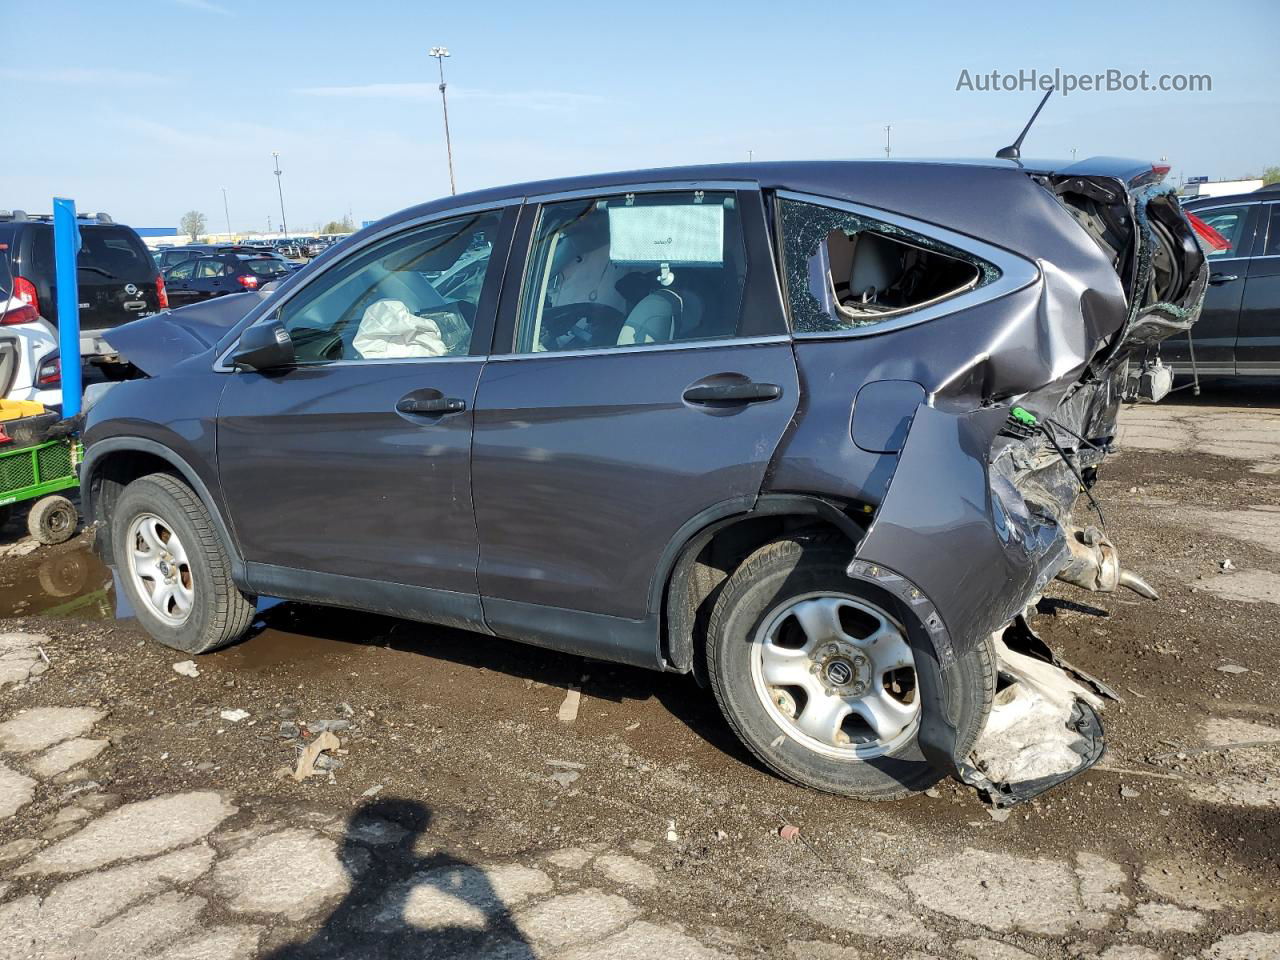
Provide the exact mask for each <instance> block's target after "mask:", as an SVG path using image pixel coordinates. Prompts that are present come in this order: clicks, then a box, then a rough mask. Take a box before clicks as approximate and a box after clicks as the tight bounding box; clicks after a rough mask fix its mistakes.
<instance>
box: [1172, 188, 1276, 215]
mask: <svg viewBox="0 0 1280 960" xmlns="http://www.w3.org/2000/svg"><path fill="white" fill-rule="evenodd" d="M1268 202H1270V203H1280V190H1268V189H1266V188H1265V187H1264V188H1262V189H1261V190H1254V191H1253V192H1252V193H1228V194H1224V195H1222V196H1220V197H1193V198H1192V199H1190V200H1187V201H1186V202H1185V203H1183V204H1182V206H1183V208H1184V209H1187V210H1194V209H1197V208H1200V209H1203V208H1204V207H1226V206H1231V205H1233V204H1237V203H1268Z"/></svg>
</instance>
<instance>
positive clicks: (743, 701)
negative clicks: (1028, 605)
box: [706, 540, 996, 800]
mask: <svg viewBox="0 0 1280 960" xmlns="http://www.w3.org/2000/svg"><path fill="white" fill-rule="evenodd" d="M851 556H852V548H851V547H850V546H847V545H846V546H839V547H837V546H833V545H832V544H830V543H817V542H813V541H805V540H778V541H775V542H773V543H770V544H767V545H766V546H764V547H761V548H760V549H759V550H757V551H756V552H755V553H753V554H751V556H749V557H748V558H747V559H746V560H745V561H744V562H743V563H742V565H741V566H740V567H738V569H737V570H736V571H734V573H733V574H732V575H731V576H730V577H729V579H728V580H726V581H725V584H724V587H723V589H722V590H721V592H720V596H719V598H718V599H717V600H716V604H715V607H714V609H713V611H712V614H711V619H710V623H709V625H708V630H707V644H706V659H707V672H708V674H709V676H710V679H711V687H712V690H713V691H714V693H715V697H716V701H717V702H718V703H719V705H720V709H721V711H722V712H723V713H724V716H725V719H726V720H728V722H729V725H730V726H731V727H732V728H733V730H734V732H735V733H736V734H737V735H738V738H739V739H740V740H741V741H742V742H743V743H744V744H745V745H746V746H747V748H748V749H749V750H750V751H751V752H752V753H753V754H755V756H756V757H758V758H759V759H760V761H761V762H762V763H764V764H765V766H767V767H768V768H769V769H770V770H772V771H774V772H775V773H777V774H778V775H780V776H782V777H784V778H786V779H788V780H791V781H793V782H795V783H798V784H801V785H802V786H806V787H812V788H814V789H817V790H823V791H826V792H828V793H835V794H840V795H842V796H847V797H856V798H858V799H862V800H895V799H898V798H900V797H905V796H909V795H910V794H913V793H917V792H919V791H921V790H924V789H926V788H928V787H929V786H931V785H932V784H934V783H936V782H937V781H938V780H940V779H941V778H942V774H941V773H939V772H938V771H937V770H935V769H934V768H933V767H931V766H930V765H929V763H928V762H927V761H926V760H925V758H924V756H923V754H922V753H921V752H920V749H919V746H918V744H917V743H916V740H915V738H914V736H912V737H911V738H910V739H909V740H908V741H907V742H905V743H904V744H903V745H902V746H899V747H898V748H897V749H896V750H894V751H893V752H892V753H889V754H885V755H883V756H880V757H875V758H868V759H862V758H858V757H852V756H851V757H833V756H829V755H826V754H823V753H820V752H818V751H817V750H815V749H812V748H810V747H808V746H806V745H805V744H804V743H802V742H800V741H799V740H798V739H796V738H794V737H792V736H790V735H787V731H786V730H785V728H784V727H783V723H784V722H785V721H783V720H781V719H777V718H775V717H774V716H773V715H772V714H771V713H770V712H769V711H768V710H767V709H766V708H765V706H764V704H763V703H762V702H761V696H760V694H759V693H758V692H757V690H756V689H755V681H754V680H753V679H752V675H751V658H752V656H753V651H752V646H753V643H754V640H755V637H756V634H757V632H758V631H759V630H760V629H761V626H762V625H763V624H765V623H766V621H767V619H768V618H771V617H772V616H773V615H774V612H775V611H777V610H778V609H779V608H781V607H782V606H783V605H785V604H788V603H789V602H791V601H792V599H793V598H800V597H803V596H804V595H806V594H812V593H822V592H825V591H830V592H833V593H839V594H845V595H849V596H853V597H855V598H857V599H859V600H862V601H864V602H866V603H869V604H872V605H874V606H876V607H878V608H879V609H881V610H883V611H885V612H886V613H887V614H889V615H890V616H892V617H893V618H894V619H896V620H897V621H898V622H899V623H902V622H905V618H907V617H909V616H911V614H910V613H909V611H907V610H906V609H904V606H903V605H902V604H901V603H899V602H898V601H897V600H896V599H895V598H894V597H892V596H891V595H890V594H888V593H886V592H884V591H881V590H879V589H877V588H875V587H873V586H871V585H869V584H864V583H862V582H861V581H857V580H853V579H851V578H850V577H849V576H847V574H846V573H845V569H846V567H847V566H848V563H849V560H850V557H851ZM948 675H949V677H954V678H956V681H955V683H954V684H953V689H951V690H950V691H949V697H950V698H951V699H952V701H953V702H954V703H955V704H956V705H957V707H958V709H959V716H958V724H957V729H958V730H960V731H961V736H960V744H959V746H960V751H961V755H962V756H963V755H965V754H967V753H968V752H969V750H970V749H971V748H972V746H973V743H974V742H975V741H976V740H977V738H978V735H979V733H981V731H982V728H983V725H984V724H985V723H986V720H987V715H988V713H989V712H990V710H991V701H992V699H993V697H994V696H995V681H996V656H995V648H994V646H993V644H992V643H991V640H990V638H986V639H985V640H984V642H983V643H980V644H978V645H977V647H976V649H975V650H973V651H972V652H970V653H969V654H966V655H965V656H963V657H961V658H960V660H959V662H958V663H957V665H956V669H955V670H954V671H949V674H948ZM917 695H918V694H917Z"/></svg>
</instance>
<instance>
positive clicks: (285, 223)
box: [271, 150, 289, 240]
mask: <svg viewBox="0 0 1280 960" xmlns="http://www.w3.org/2000/svg"><path fill="white" fill-rule="evenodd" d="M271 158H272V159H273V160H274V161H275V164H276V193H278V194H280V229H281V230H283V231H284V237H285V239H286V240H288V239H289V221H288V220H286V219H285V216H284V187H282V186H280V154H278V153H276V152H275V151H274V150H272V151H271Z"/></svg>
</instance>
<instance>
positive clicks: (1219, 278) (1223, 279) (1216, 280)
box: [1209, 273, 1240, 287]
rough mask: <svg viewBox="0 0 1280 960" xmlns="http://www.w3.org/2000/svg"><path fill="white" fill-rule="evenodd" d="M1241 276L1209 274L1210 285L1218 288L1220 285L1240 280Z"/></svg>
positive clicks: (1234, 274)
mask: <svg viewBox="0 0 1280 960" xmlns="http://www.w3.org/2000/svg"><path fill="white" fill-rule="evenodd" d="M1239 279H1240V275H1239V274H1236V273H1211V274H1209V283H1210V284H1212V285H1213V286H1215V287H1216V286H1217V285H1218V284H1220V283H1230V282H1231V281H1232V280H1239Z"/></svg>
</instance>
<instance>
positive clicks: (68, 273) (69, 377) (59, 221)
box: [53, 197, 81, 417]
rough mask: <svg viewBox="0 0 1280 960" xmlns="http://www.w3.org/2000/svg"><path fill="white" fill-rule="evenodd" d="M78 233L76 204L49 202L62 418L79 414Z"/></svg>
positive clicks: (63, 199) (65, 201) (57, 200)
mask: <svg viewBox="0 0 1280 960" xmlns="http://www.w3.org/2000/svg"><path fill="white" fill-rule="evenodd" d="M79 251H80V230H79V228H78V227H77V226H76V202H75V201H74V200H67V199H66V198H64V197H54V198H53V267H54V274H55V278H56V279H55V282H56V283H57V285H58V353H59V355H60V357H61V360H62V415H63V416H64V417H74V416H75V415H76V414H77V413H79V412H80V399H81V387H80V289H79V285H78V282H77V279H76V254H77V253H78V252H79Z"/></svg>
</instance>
